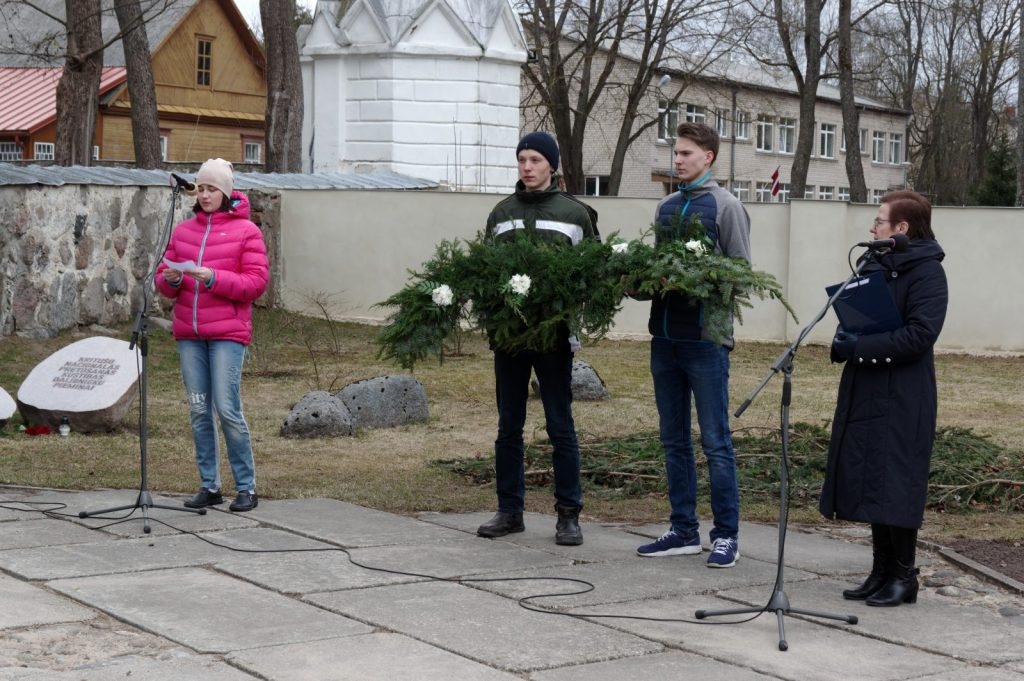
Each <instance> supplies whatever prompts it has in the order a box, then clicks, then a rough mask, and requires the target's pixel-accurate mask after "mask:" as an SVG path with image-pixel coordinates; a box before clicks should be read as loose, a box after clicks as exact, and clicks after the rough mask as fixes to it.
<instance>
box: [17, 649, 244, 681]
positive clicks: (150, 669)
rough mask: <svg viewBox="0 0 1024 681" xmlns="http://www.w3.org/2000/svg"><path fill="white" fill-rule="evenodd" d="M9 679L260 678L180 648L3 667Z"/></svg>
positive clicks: (153, 680)
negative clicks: (53, 665)
mask: <svg viewBox="0 0 1024 681" xmlns="http://www.w3.org/2000/svg"><path fill="white" fill-rule="evenodd" d="M0 679H4V680H5V681H111V679H142V680H144V681H183V680H184V679H187V680H188V681H257V677H255V676H252V675H251V674H247V673H245V672H244V671H241V670H239V669H235V668H234V667H232V666H231V665H229V664H227V663H225V662H222V661H220V660H215V659H210V658H203V657H201V656H198V655H192V654H186V653H181V652H177V653H175V654H174V655H163V656H161V657H159V658H147V657H140V656H127V657H122V658H118V659H115V660H110V661H105V662H102V663H98V664H91V665H88V666H85V667H78V668H76V669H71V670H68V671H49V670H41V669H19V668H10V667H9V668H6V669H4V668H2V667H0Z"/></svg>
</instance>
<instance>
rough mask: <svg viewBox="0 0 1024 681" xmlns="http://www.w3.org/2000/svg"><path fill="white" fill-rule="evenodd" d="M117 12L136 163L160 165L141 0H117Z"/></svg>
mask: <svg viewBox="0 0 1024 681" xmlns="http://www.w3.org/2000/svg"><path fill="white" fill-rule="evenodd" d="M114 11H115V12H116V13H117V24H118V26H119V28H120V30H121V44H122V45H123V47H124V62H125V66H126V67H127V68H128V93H129V96H130V97H131V105H132V110H131V114H132V143H133V144H134V147H135V165H136V166H137V167H139V168H159V167H160V165H161V163H162V162H163V158H162V157H161V155H160V115H159V113H157V108H156V85H154V83H153V58H152V55H151V54H150V52H149V39H148V38H147V36H146V23H145V20H144V18H143V16H142V7H141V5H140V4H139V0H115V1H114Z"/></svg>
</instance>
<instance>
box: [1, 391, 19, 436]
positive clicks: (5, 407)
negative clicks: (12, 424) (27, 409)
mask: <svg viewBox="0 0 1024 681" xmlns="http://www.w3.org/2000/svg"><path fill="white" fill-rule="evenodd" d="M17 408H18V405H16V404H15V403H14V398H12V397H11V396H10V394H9V393H8V392H7V391H6V390H4V389H3V388H0V428H3V427H4V426H6V425H7V422H8V421H10V420H11V417H12V416H14V410H15V409H17Z"/></svg>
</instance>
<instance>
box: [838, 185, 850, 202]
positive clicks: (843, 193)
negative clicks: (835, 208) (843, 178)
mask: <svg viewBox="0 0 1024 681" xmlns="http://www.w3.org/2000/svg"><path fill="white" fill-rule="evenodd" d="M836 198H837V199H839V200H840V201H849V200H850V188H849V187H840V188H839V193H838V194H836Z"/></svg>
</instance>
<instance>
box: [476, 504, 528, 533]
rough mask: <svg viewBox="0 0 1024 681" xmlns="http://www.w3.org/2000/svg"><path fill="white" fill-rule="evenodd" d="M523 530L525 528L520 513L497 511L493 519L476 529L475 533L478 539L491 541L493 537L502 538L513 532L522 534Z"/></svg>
mask: <svg viewBox="0 0 1024 681" xmlns="http://www.w3.org/2000/svg"><path fill="white" fill-rule="evenodd" d="M525 529H526V526H525V525H524V524H523V514H522V513H506V512H505V511H498V512H497V513H495V514H494V517H493V518H491V519H490V520H488V521H487V522H486V523H484V524H483V525H481V526H480V527H478V528H477V529H476V533H477V535H478V536H480V537H487V538H489V539H493V538H495V537H504V536H505V535H506V534H512V533H513V532H522V531H523V530H525Z"/></svg>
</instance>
